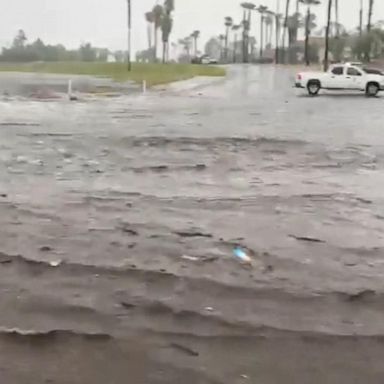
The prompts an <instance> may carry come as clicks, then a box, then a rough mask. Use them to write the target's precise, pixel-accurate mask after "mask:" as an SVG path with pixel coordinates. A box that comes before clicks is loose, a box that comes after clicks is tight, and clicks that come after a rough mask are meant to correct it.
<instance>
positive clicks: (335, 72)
mask: <svg viewBox="0 0 384 384" xmlns="http://www.w3.org/2000/svg"><path fill="white" fill-rule="evenodd" d="M331 73H332V74H333V75H338V76H340V75H342V74H343V73H344V67H335V68H333V69H332V71H331Z"/></svg>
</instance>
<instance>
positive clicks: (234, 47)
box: [233, 33, 237, 63]
mask: <svg viewBox="0 0 384 384" xmlns="http://www.w3.org/2000/svg"><path fill="white" fill-rule="evenodd" d="M236 47H237V33H235V36H234V39H233V62H234V63H236V53H237V52H236V51H237V49H236Z"/></svg>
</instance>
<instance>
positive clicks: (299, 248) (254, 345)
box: [0, 67, 384, 384]
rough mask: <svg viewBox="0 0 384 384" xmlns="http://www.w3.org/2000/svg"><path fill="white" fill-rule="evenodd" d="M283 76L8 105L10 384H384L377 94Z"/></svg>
mask: <svg viewBox="0 0 384 384" xmlns="http://www.w3.org/2000/svg"><path fill="white" fill-rule="evenodd" d="M291 76H292V74H291V73H289V72H288V71H283V70H281V69H280V70H279V71H278V72H277V71H275V70H273V69H272V68H270V67H262V68H259V67H237V68H232V69H231V70H230V75H229V77H228V79H227V80H226V81H223V82H221V83H217V84H215V85H212V86H209V87H199V88H198V89H195V90H189V91H183V90H179V91H178V90H177V89H173V91H172V92H155V93H149V94H147V95H145V96H136V97H123V98H119V99H114V100H99V101H89V102H87V101H82V102H79V103H69V102H65V101H64V102H63V101H53V102H52V101H51V102H46V103H41V102H31V101H17V100H3V101H1V103H0V138H1V141H0V148H1V150H0V175H1V184H0V213H1V215H0V217H1V228H2V230H1V232H0V289H1V295H0V378H1V379H2V382H4V383H7V384H27V383H28V384H31V383H32V384H35V383H36V384H39V383H59V384H64V383H65V384H67V383H71V384H73V383H75V384H77V383H79V384H80V383H95V384H99V383H100V384H105V383H110V384H115V383H116V384H121V383H134V384H136V383H137V384H141V383H145V384H147V383H149V384H157V383H161V384H163V383H164V384H165V383H181V382H184V383H191V384H192V383H193V384H196V383H201V384H203V383H204V384H205V383H215V384H216V383H230V384H233V383H245V382H249V383H262V384H276V383H278V384H280V383H284V384H286V383H292V384H293V383H295V384H296V383H332V384H333V383H335V384H343V383H348V384H350V383H359V384H360V383H369V384H371V383H378V384H379V383H380V384H381V383H382V382H383V377H384V368H383V367H382V362H381V360H382V355H383V352H384V338H383V335H384V323H383V321H382V319H383V315H384V305H383V292H384V283H383V273H384V262H383V244H384V240H383V229H384V222H383V220H384V205H383V197H382V196H383V193H382V191H383V181H384V179H383V164H384V151H383V145H384V136H383V135H382V123H381V115H382V108H383V105H384V104H383V103H384V101H383V100H384V99H382V98H377V99H366V98H364V97H362V96H361V95H355V94H347V95H339V94H336V95H334V94H323V95H322V96H321V97H319V98H308V97H306V96H304V95H302V94H301V93H298V92H296V91H294V90H293V89H292V88H291V87H290V86H291V82H290V81H291ZM236 245H241V246H242V247H243V248H244V249H246V250H247V252H248V254H249V255H250V256H251V257H252V260H253V265H252V267H248V266H242V265H241V264H239V262H238V261H237V260H236V259H234V257H233V256H232V250H233V248H234V247H235V246H236ZM183 256H184V257H183ZM185 256H186V257H185Z"/></svg>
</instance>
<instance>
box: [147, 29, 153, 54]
mask: <svg viewBox="0 0 384 384" xmlns="http://www.w3.org/2000/svg"><path fill="white" fill-rule="evenodd" d="M147 34H148V50H149V51H150V50H151V48H152V23H148V25H147Z"/></svg>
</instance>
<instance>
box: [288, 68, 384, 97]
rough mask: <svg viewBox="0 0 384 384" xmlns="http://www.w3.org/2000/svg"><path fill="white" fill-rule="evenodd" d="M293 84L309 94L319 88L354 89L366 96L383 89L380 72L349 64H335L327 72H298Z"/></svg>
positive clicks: (382, 77)
mask: <svg viewBox="0 0 384 384" xmlns="http://www.w3.org/2000/svg"><path fill="white" fill-rule="evenodd" d="M374 72H375V71H374ZM295 86H296V87H297V88H304V89H307V91H308V93H309V94H310V95H313V96H314V95H317V94H318V93H319V91H320V90H321V89H328V90H347V91H351V90H356V91H362V92H365V94H366V95H367V96H376V95H377V94H378V93H379V91H383V90H384V76H383V75H382V73H381V72H380V73H378V72H377V70H376V72H375V73H372V70H369V69H363V68H361V67H360V66H356V65H351V64H335V65H333V66H331V67H330V68H329V70H328V72H300V73H298V74H297V76H296V80H295Z"/></svg>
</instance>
